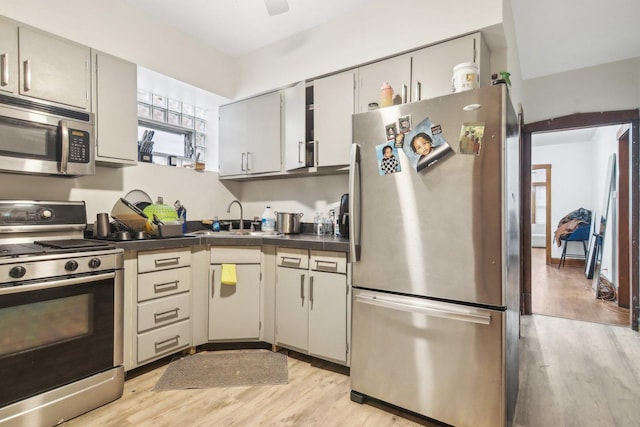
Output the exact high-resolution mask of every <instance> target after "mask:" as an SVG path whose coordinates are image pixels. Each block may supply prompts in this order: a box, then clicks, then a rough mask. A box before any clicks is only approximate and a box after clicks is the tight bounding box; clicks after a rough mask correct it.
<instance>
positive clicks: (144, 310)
mask: <svg viewBox="0 0 640 427" xmlns="http://www.w3.org/2000/svg"><path fill="white" fill-rule="evenodd" d="M190 317H191V294H190V293H188V292H187V293H183V294H178V295H173V296H170V297H166V298H160V299H157V300H152V301H146V302H142V303H140V304H138V332H144V331H148V330H149V329H153V328H157V327H159V326H165V325H169V324H171V323H175V322H178V321H180V320H185V319H188V318H190Z"/></svg>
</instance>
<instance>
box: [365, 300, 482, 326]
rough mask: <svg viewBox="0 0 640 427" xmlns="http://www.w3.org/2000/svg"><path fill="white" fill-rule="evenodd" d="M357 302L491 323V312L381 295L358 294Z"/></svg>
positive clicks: (428, 314) (452, 318) (465, 320)
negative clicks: (426, 303)
mask: <svg viewBox="0 0 640 427" xmlns="http://www.w3.org/2000/svg"><path fill="white" fill-rule="evenodd" d="M356 302H360V303H363V304H370V305H374V306H378V307H384V308H390V309H392V310H400V311H407V312H409V313H416V314H424V315H426V316H433V317H441V318H445V319H451V320H459V321H462V322H471V323H479V324H481V325H489V324H491V314H490V313H487V314H473V313H463V312H459V311H454V310H443V309H440V308H435V307H424V306H419V305H414V304H404V303H402V302H399V301H393V300H390V299H386V298H384V297H379V296H368V295H357V296H356Z"/></svg>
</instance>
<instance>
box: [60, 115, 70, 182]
mask: <svg viewBox="0 0 640 427" xmlns="http://www.w3.org/2000/svg"><path fill="white" fill-rule="evenodd" d="M58 128H59V129H60V138H61V139H62V141H61V159H60V172H61V173H67V167H68V165H69V127H68V126H67V121H66V120H60V122H59V125H58Z"/></svg>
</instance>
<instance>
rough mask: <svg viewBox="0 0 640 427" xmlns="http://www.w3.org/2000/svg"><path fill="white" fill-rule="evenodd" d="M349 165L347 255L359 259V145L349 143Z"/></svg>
mask: <svg viewBox="0 0 640 427" xmlns="http://www.w3.org/2000/svg"><path fill="white" fill-rule="evenodd" d="M350 159H351V160H350V165H349V233H350V236H349V257H350V261H351V262H357V261H358V260H359V259H360V252H359V251H360V228H359V227H360V211H359V209H360V203H359V200H360V188H359V187H360V145H358V144H356V143H353V144H351V157H350Z"/></svg>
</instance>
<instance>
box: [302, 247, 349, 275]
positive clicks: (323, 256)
mask: <svg viewBox="0 0 640 427" xmlns="http://www.w3.org/2000/svg"><path fill="white" fill-rule="evenodd" d="M309 264H311V270H315V271H328V272H330V273H342V274H346V273H347V254H346V253H344V252H329V251H315V250H312V251H311V257H310V259H309Z"/></svg>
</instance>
